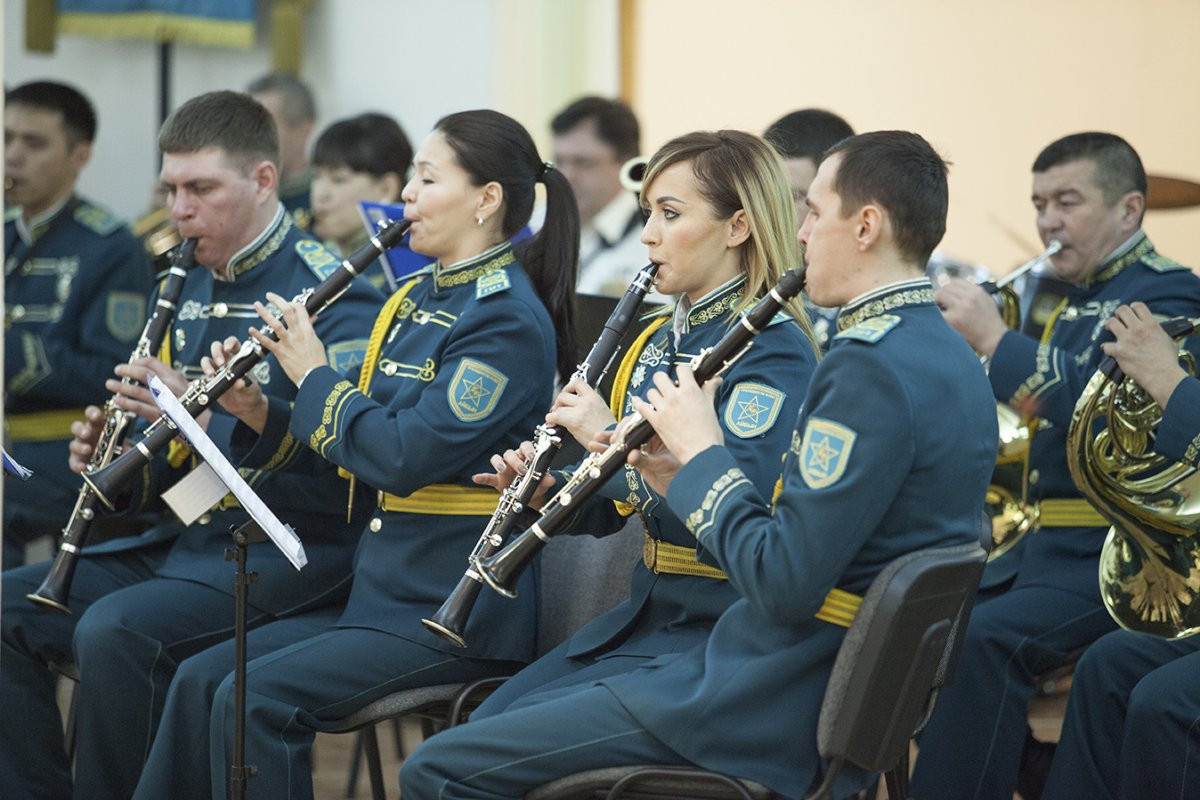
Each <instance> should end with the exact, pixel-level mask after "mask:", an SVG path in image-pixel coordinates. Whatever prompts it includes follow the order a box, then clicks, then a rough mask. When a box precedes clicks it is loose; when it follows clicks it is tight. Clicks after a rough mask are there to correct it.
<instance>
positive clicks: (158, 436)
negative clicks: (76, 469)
mask: <svg viewBox="0 0 1200 800" xmlns="http://www.w3.org/2000/svg"><path fill="white" fill-rule="evenodd" d="M411 225H412V223H411V222H409V221H407V220H402V221H392V222H386V223H384V224H383V226H382V227H380V229H379V230H378V231H377V232H376V233H375V235H374V236H372V237H371V238H370V239H369V240H368V241H367V243H366V244H364V245H363V246H362V247H360V248H358V249H357V250H355V251H354V252H353V253H351V254H350V256H349V257H348V258H347V259H346V260H344V261H343V262H342V263H341V266H339V267H338V268H337V269H336V270H334V271H333V273H332V274H330V275H329V277H327V278H326V279H325V280H323V281H321V282H320V283H319V284H317V285H316V286H314V287H311V288H309V289H305V290H304V291H303V292H301V293H300V294H298V295H296V296H295V297H293V298H292V302H293V303H303V304H304V308H305V311H307V312H308V314H309V316H310V317H315V316H317V315H318V314H319V313H321V312H322V311H324V310H325V309H326V308H327V307H328V306H329V305H330V304H331V303H333V302H334V301H335V300H337V299H338V298H339V297H340V296H341V295H342V293H343V292H344V291H346V289H347V288H348V287H349V286H350V282H351V281H352V280H354V278H355V277H357V276H358V275H359V274H360V273H361V272H362V271H363V270H364V269H366V268H367V267H369V266H371V264H373V263H375V259H377V258H378V257H379V256H380V255H381V254H382V253H383V252H384V251H385V250H387V249H388V248H390V247H394V246H395V245H397V244H399V243H400V240H401V238H403V236H404V234H405V233H407V232H408V229H409V227H410V226H411ZM264 335H265V336H267V337H268V338H271V339H274V338H275V332H274V331H273V330H270V331H267V332H266V333H265V334H264ZM264 355H265V351H264V350H263V349H262V345H260V344H259V343H258V342H256V341H255V340H254V339H250V338H248V339H246V340H244V341H243V342H242V344H241V347H239V348H238V351H237V352H236V353H234V354H233V356H231V357H230V358H229V360H228V361H226V362H225V364H224V366H222V367H221V369H219V370H217V371H216V373H214V374H213V375H211V376H210V377H208V378H202V379H197V380H194V381H192V383H191V384H190V385H189V386H188V388H187V391H185V392H184V393H183V395H182V396H181V397H180V398H179V402H180V403H182V404H183V407H184V408H185V409H186V410H187V412H188V413H189V414H191V415H192V416H193V417H195V416H199V415H200V414H201V413H202V412H203V411H204V410H205V409H207V408H211V407H212V403H213V401H215V400H217V398H219V397H220V396H221V395H222V394H224V393H225V392H226V391H227V390H228V389H229V388H230V387H231V386H233V384H234V383H235V382H236V381H238V380H239V379H240V378H241V377H242V376H243V375H245V374H246V373H247V372H249V371H250V370H251V369H253V368H254V367H255V365H257V364H258V362H259V361H262V359H263V358H264ZM174 438H175V426H174V425H172V424H171V422H170V420H168V419H167V418H166V417H159V418H158V420H157V421H155V422H152V423H151V424H150V426H149V427H148V428H146V431H145V434H144V436H143V437H142V439H141V440H140V441H138V442H137V443H136V444H134V446H133V447H130V448H127V449H126V450H125V452H123V453H121V455H120V456H119V457H117V458H116V459H114V460H113V461H112V462H111V463H110V464H108V466H106V467H104V468H103V469H99V470H96V471H95V472H85V473H84V474H83V479H84V480H85V481H86V482H87V483H88V485H89V486H91V487H92V491H94V492H95V493H96V496H97V497H99V498H100V502H102V503H104V504H105V505H106V506H108V507H109V508H113V507H114V506H115V505H116V498H117V496H118V493H119V492H120V491H121V490H122V489H124V488H125V487H126V486H128V485H129V482H130V481H131V480H133V478H134V476H135V475H137V474H138V473H139V472H140V471H141V469H142V467H144V466H146V465H147V464H149V463H150V461H151V459H153V458H154V454H155V453H157V452H159V451H160V450H162V449H163V448H165V447H166V446H167V445H168V444H169V443H170V442H171V440H172V439H174Z"/></svg>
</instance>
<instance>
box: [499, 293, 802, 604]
mask: <svg viewBox="0 0 1200 800" xmlns="http://www.w3.org/2000/svg"><path fill="white" fill-rule="evenodd" d="M803 286H804V277H803V273H801V272H800V271H798V270H788V271H787V272H786V273H784V275H783V277H782V278H780V280H779V282H778V283H777V284H775V288H773V289H771V291H770V292H769V293H768V294H767V296H766V297H764V298H763V299H762V300H759V301H758V303H757V304H755V306H754V308H752V309H750V311H749V313H747V314H745V315H743V316H742V317H741V319H740V320H739V322H740V324H739V325H737V326H735V327H734V328H733V329H732V330H730V331H729V332H728V333H726V334H725V336H724V337H723V338H722V339H721V341H719V342H717V344H716V345H715V346H713V347H712V348H705V349H704V350H702V351H701V352H700V353H699V354H698V355H697V356H696V357H695V358H693V359H692V364H691V366H692V369H693V371H694V373H695V377H696V382H697V383H700V384H703V383H704V382H705V381H707V380H709V379H711V378H714V377H716V376H717V375H720V374H721V373H722V372H724V371H725V370H726V369H728V368H729V366H730V365H731V364H733V363H734V362H735V361H737V360H738V359H739V358H741V357H742V355H743V354H744V353H745V352H746V351H747V350H748V349H750V345H751V344H753V339H754V337H755V336H757V335H758V333H759V332H760V331H762V330H763V329H764V328H766V326H767V325H769V324H770V322H771V319H772V318H773V317H774V316H775V314H776V313H777V312H778V311H779V309H780V308H782V307H783V305H784V304H785V303H786V302H787V301H788V300H789V299H791V298H792V297H794V296H796V294H797V293H799V291H800V289H801V288H802V287H803ZM627 418H628V419H630V422H629V423H626V424H625V425H622V426H620V428H619V429H623V433H620V434H618V436H617V438H616V439H614V440H613V442H612V444H611V445H609V447H608V449H607V450H605V451H604V452H603V453H591V454H590V455H588V457H587V458H585V459H584V460H583V462H582V463H581V464H580V465H579V467H578V468H577V469H576V470H575V472H574V473H573V474H572V475H571V477H570V478H569V479H568V480H567V483H566V484H565V485H564V486H563V487H562V489H560V490H559V491H558V493H557V494H555V495H554V497H553V498H551V499H550V502H549V503H547V504H546V505H545V507H544V508H543V509H542V514H541V517H540V518H539V519H538V521H537V522H535V523H534V524H533V526H532V527H531V528H529V530H527V531H525V532H524V533H521V534H520V535H519V536H517V537H516V538H514V539H513V540H512V541H511V542H509V543H508V545H507V546H506V547H505V548H504V549H503V550H502V551H500V552H499V553H498V554H496V555H495V556H492V557H490V558H486V559H480V561H479V563H478V564H477V565H476V569H477V571H478V572H479V574H480V577H482V578H483V580H484V582H485V583H487V584H488V586H491V587H492V588H493V589H495V590H496V591H497V592H499V593H500V594H502V595H505V596H506V597H516V585H517V580H518V579H519V578H520V577H521V573H523V572H524V571H525V568H526V567H528V566H529V564H530V562H532V561H533V558H534V556H536V555H537V553H538V552H540V551H541V549H542V547H544V546H545V544H546V542H548V541H550V538H551V537H552V536H555V535H557V534H558V533H559V531H560V530H561V529H562V528H563V527H564V526H565V524H566V522H567V521H568V520H569V519H570V518H571V517H572V516H573V515H574V512H575V509H576V508H577V507H578V506H579V504H580V503H583V502H584V501H586V500H587V499H588V498H589V497H591V496H592V495H593V494H595V493H596V491H597V490H598V489H599V488H600V487H601V486H602V485H604V484H605V483H606V482H607V481H608V480H609V478H611V477H612V476H613V475H615V474H616V473H617V471H618V470H619V469H621V467H623V466H624V465H625V459H626V456H627V455H628V454H629V451H631V450H633V449H634V448H637V447H641V446H642V445H643V444H645V443H646V442H648V441H650V439H651V437H653V436H654V428H653V427H651V425H650V423H649V422H647V421H646V420H645V419H644V418H643V417H642V416H641V415H640V414H638V413H637V412H636V411H635V412H633V413H632V414H630V415H629V416H628V417H627ZM622 421H624V420H622Z"/></svg>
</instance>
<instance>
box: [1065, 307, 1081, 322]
mask: <svg viewBox="0 0 1200 800" xmlns="http://www.w3.org/2000/svg"><path fill="white" fill-rule="evenodd" d="M1062 316H1063V319H1065V320H1066V321H1067V322H1070V321H1071V320H1073V319H1075V318H1076V317H1078V316H1079V309H1078V308H1076V307H1075V306H1067V307H1066V308H1065V309H1063V313H1062Z"/></svg>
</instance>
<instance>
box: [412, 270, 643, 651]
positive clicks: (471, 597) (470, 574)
mask: <svg viewBox="0 0 1200 800" xmlns="http://www.w3.org/2000/svg"><path fill="white" fill-rule="evenodd" d="M657 272H658V264H655V263H654V262H651V263H649V264H647V265H646V266H644V267H642V269H641V270H640V271H639V272H638V274H637V275H636V276H634V279H633V280H632V281H631V282H630V284H629V287H628V288H627V289H626V290H625V293H624V294H623V295H622V296H621V299H620V301H618V302H617V305H616V307H615V308H614V309H613V311H612V314H610V315H609V317H608V320H607V321H605V323H604V330H603V331H602V332H601V334H600V337H599V338H598V339H597V340H596V343H595V344H593V345H592V349H591V350H590V351H588V354H587V356H586V357H585V358H584V359H583V361H581V362H580V363H579V366H578V367H576V368H575V373H574V374H573V375H572V376H571V378H572V380H576V379H577V380H581V381H583V382H584V383H586V384H587V385H588V386H591V387H592V388H593V389H594V388H596V387H597V386H599V385H600V381H602V380H603V379H604V374H605V373H606V372H607V371H608V368H609V366H610V365H611V364H612V361H613V358H614V357H615V356H616V355H617V350H618V348H619V347H620V344H621V339H622V338H624V336H625V332H626V331H627V330H628V329H629V326H630V324H632V323H633V318H634V316H635V314H636V313H637V309H638V307H639V306H640V305H641V304H642V299H643V298H645V296H646V293H647V292H648V291H650V287H651V286H653V285H654V276H655V274H656V273H657ZM561 446H562V437H561V436H559V433H558V431H557V429H555V428H553V427H551V426H549V425H538V426H537V429H536V430H535V431H534V436H533V458H531V459H530V460H529V463H528V465H527V466H526V468H525V472H524V473H522V474H521V476H520V478H518V479H517V480H516V481H515V482H513V484H512V485H510V486H509V487H508V488H506V489H505V490H504V492H503V493H502V494H501V495H500V502H499V503H498V504H497V505H496V510H495V511H494V512H493V513H492V518H491V519H489V520H488V523H487V525H486V526H485V527H484V529H483V533H482V534H480V536H479V541H478V542H477V543H476V544H475V549H473V550H472V551H471V554H470V555H469V556H467V571H466V572H465V573H464V574H463V576H462V578H461V579H460V580H459V582H458V585H457V586H455V587H454V591H453V592H451V593H450V596H449V597H447V598H446V602H444V603H442V606H441V608H439V609H438V610H437V613H435V614H434V615H433V616H432V617H430V618H429V619H422V620H421V623H422V624H423V625H424V626H425V627H426V628H429V630H431V631H433V632H434V633H435V634H437V635H438V636H440V637H442V638H443V639H445V640H447V641H449V642H450V643H452V644H456V645H458V646H459V647H466V646H467V642H466V639H464V638H463V631H464V630H465V629H466V626H467V620H468V618H469V617H470V615H471V610H472V609H473V608H474V607H475V601H476V600H477V599H478V598H479V591H480V589H482V588H483V578H481V577H480V575H479V571H478V569H477V567H478V564H479V561H480V560H481V559H484V558H488V557H490V556H492V555H494V554H495V553H497V552H499V550H500V549H501V548H502V547H503V546H504V544H505V543H506V542H507V541H508V537H509V534H510V533H512V530H513V528H514V527H515V526H516V523H517V515H518V514H520V513H521V511H523V510H524V509H525V508H526V506H527V505H528V504H529V500H530V498H532V497H533V495H534V492H536V491H537V488H538V484H539V483H540V482H541V480H542V476H543V475H545V474H546V470H547V469H549V467H550V463H551V462H552V461H553V460H554V456H555V455H556V454H557V453H558V451H559V448H560V447H561Z"/></svg>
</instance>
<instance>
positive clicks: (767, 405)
mask: <svg viewBox="0 0 1200 800" xmlns="http://www.w3.org/2000/svg"><path fill="white" fill-rule="evenodd" d="M785 397H786V395H785V394H784V393H783V392H781V391H779V390H778V389H772V388H771V387H770V386H763V385H762V384H761V383H750V382H749V381H746V382H743V383H739V384H738V385H737V386H735V387H733V393H732V394H731V395H730V396H729V402H728V403H727V404H726V406H725V427H726V428H727V429H728V430H729V432H730V433H732V434H733V435H734V436H737V437H739V438H742V439H749V438H750V437H752V436H758V435H759V434H762V433H765V432H767V431H769V430H770V429H771V426H772V425H774V424H775V420H776V418H778V417H779V410H780V409H781V408H783V401H784V398H785Z"/></svg>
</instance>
